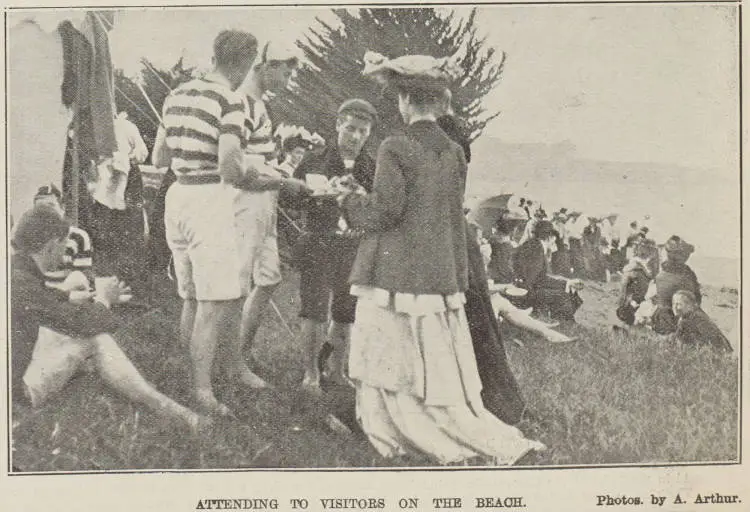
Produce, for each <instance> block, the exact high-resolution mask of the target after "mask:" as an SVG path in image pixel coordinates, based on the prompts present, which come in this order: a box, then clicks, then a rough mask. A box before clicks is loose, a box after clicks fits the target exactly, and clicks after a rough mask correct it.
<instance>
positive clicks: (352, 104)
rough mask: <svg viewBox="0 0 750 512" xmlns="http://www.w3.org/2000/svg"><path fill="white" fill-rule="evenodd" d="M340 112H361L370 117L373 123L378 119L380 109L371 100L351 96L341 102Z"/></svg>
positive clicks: (360, 113)
mask: <svg viewBox="0 0 750 512" xmlns="http://www.w3.org/2000/svg"><path fill="white" fill-rule="evenodd" d="M338 114H339V115H340V114H355V115H356V114H359V115H365V116H367V117H369V118H370V119H371V120H372V122H373V123H375V122H377V120H378V111H377V110H375V107H373V106H372V104H371V103H370V102H369V101H365V100H361V99H359V98H351V99H348V100H346V101H345V102H344V103H342V104H341V106H340V107H339V110H338Z"/></svg>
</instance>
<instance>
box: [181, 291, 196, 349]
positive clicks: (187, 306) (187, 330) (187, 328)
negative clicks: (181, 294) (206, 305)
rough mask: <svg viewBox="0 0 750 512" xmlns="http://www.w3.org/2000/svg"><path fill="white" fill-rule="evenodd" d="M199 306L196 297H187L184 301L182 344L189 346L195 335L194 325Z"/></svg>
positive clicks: (185, 346)
mask: <svg viewBox="0 0 750 512" xmlns="http://www.w3.org/2000/svg"><path fill="white" fill-rule="evenodd" d="M197 307H198V301H196V300H195V299H185V300H183V301H182V313H181V315H180V346H181V347H183V348H188V347H189V346H190V338H191V337H192V335H193V326H194V325H195V310H196V308H197Z"/></svg>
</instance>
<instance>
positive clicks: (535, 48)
mask: <svg viewBox="0 0 750 512" xmlns="http://www.w3.org/2000/svg"><path fill="white" fill-rule="evenodd" d="M479 11H480V12H479V16H478V17H477V19H478V23H479V30H480V33H482V34H484V35H486V36H487V43H488V44H489V45H492V46H494V47H495V48H497V49H498V50H501V51H504V52H505V53H506V56H507V60H506V65H505V71H504V73H503V77H502V80H501V82H500V84H499V85H498V86H497V87H496V88H495V90H494V91H492V92H491V93H490V94H489V95H488V97H487V98H486V102H485V104H486V106H487V107H488V109H489V110H492V111H500V112H501V116H500V117H499V118H498V119H496V120H495V121H493V122H492V123H491V124H490V125H488V127H487V129H486V131H485V133H486V134H487V135H490V136H496V137H500V138H502V139H503V140H504V141H506V142H541V143H555V142H560V141H565V140H568V141H570V142H572V143H573V144H574V145H575V146H576V148H577V152H578V155H579V156H581V157H583V158H593V159H601V160H609V161H625V162H627V161H637V162H660V163H670V164H679V165H684V166H688V167H700V168H705V169H707V170H708V169H710V170H712V171H715V170H719V171H720V172H723V173H727V174H730V173H732V172H736V169H737V168H738V123H739V120H738V92H737V91H738V88H737V87H738V85H737V79H736V77H737V75H738V71H737V70H738V68H737V66H738V61H737V51H736V48H737V28H736V25H737V18H736V12H737V11H736V7H735V6H729V5H727V6H706V5H679V6H678V5H667V4H662V5H653V4H652V5H630V6H628V5H596V6H592V5H573V6H550V5H545V6H539V5H536V6H535V5H524V6H489V7H482V8H481V9H480V10H479ZM461 12H468V11H467V10H466V9H459V13H461ZM316 16H322V17H323V18H324V19H327V20H330V19H331V16H330V12H329V11H328V10H326V9H311V8H294V7H285V8H281V7H280V8H276V9H272V10H270V9H249V8H221V9H216V8H210V9H203V8H201V9H197V8H196V9H187V10H184V9H183V10H180V9H152V10H147V11H142V10H129V11H123V12H121V13H119V14H118V18H117V24H116V28H115V30H114V32H113V33H112V38H111V40H112V48H113V59H114V62H115V65H116V66H118V67H122V68H124V69H125V70H126V71H130V72H132V71H133V70H135V69H137V67H138V61H139V59H140V58H141V57H148V58H149V59H150V60H152V61H153V62H154V63H155V64H157V65H158V66H164V67H166V66H170V65H171V64H173V63H174V62H176V60H177V59H178V58H179V57H180V56H181V55H184V56H185V59H186V61H187V62H189V63H197V64H202V65H206V64H207V63H208V61H209V58H210V49H211V41H212V39H213V37H214V36H215V35H216V33H218V31H219V30H221V29H224V28H230V27H231V28H243V29H245V30H248V31H250V32H252V33H253V34H254V35H256V37H258V39H259V40H261V41H264V40H268V39H273V40H281V41H293V40H295V39H297V38H298V37H299V36H300V35H301V34H303V33H304V32H305V31H306V29H307V28H308V27H309V26H311V25H312V24H313V22H314V19H315V17H316Z"/></svg>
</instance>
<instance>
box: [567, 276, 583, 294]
mask: <svg viewBox="0 0 750 512" xmlns="http://www.w3.org/2000/svg"><path fill="white" fill-rule="evenodd" d="M581 290H583V281H581V280H580V279H568V280H567V281H566V282H565V291H566V292H567V293H573V292H578V291H581Z"/></svg>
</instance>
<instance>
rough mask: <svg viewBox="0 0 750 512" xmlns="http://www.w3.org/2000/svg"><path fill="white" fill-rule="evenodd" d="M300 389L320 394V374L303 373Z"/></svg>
mask: <svg viewBox="0 0 750 512" xmlns="http://www.w3.org/2000/svg"><path fill="white" fill-rule="evenodd" d="M302 389H304V390H305V391H307V392H308V393H311V394H313V395H315V396H320V395H322V394H323V390H322V389H321V388H320V375H309V374H307V373H305V377H304V378H303V379H302Z"/></svg>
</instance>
